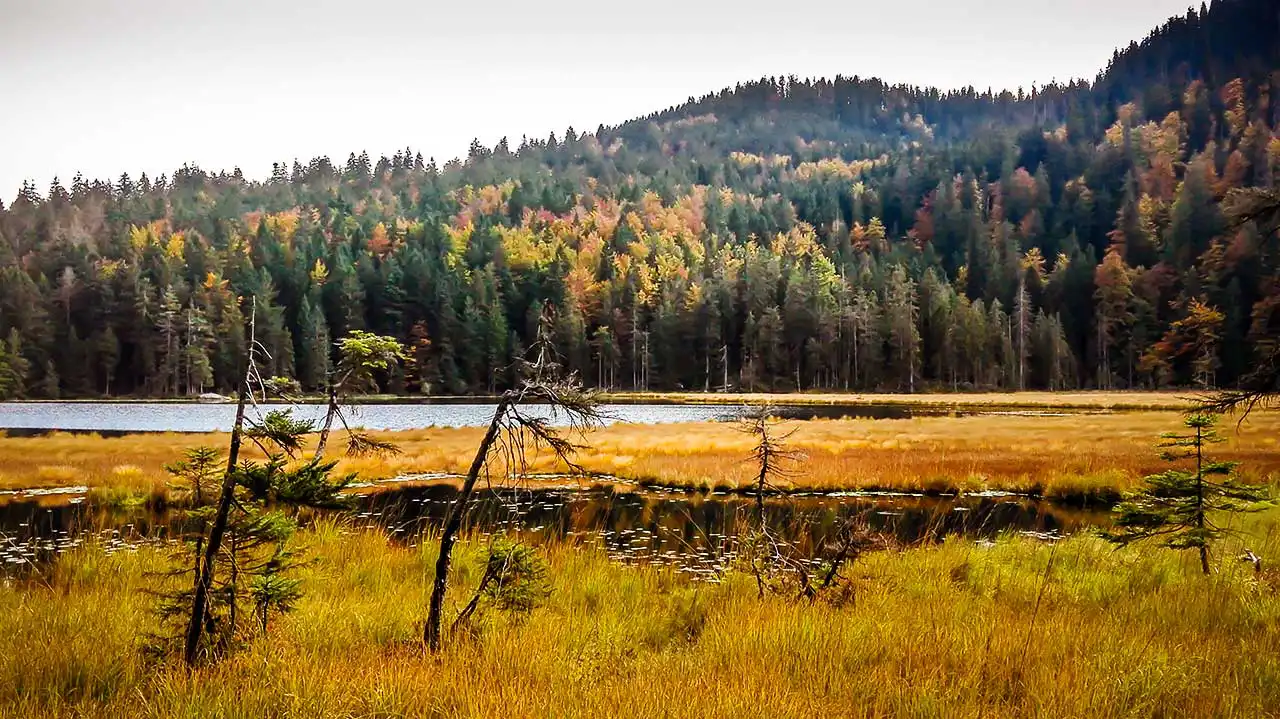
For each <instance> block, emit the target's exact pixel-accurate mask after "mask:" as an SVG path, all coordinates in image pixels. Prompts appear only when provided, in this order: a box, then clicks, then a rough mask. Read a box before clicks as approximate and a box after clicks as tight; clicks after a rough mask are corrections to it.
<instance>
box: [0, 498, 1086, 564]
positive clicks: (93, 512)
mask: <svg viewBox="0 0 1280 719" xmlns="http://www.w3.org/2000/svg"><path fill="white" fill-rule="evenodd" d="M455 496H456V489H454V488H453V487H452V486H445V485H431V486H407V487H400V488H396V489H393V490H386V491H381V492H377V493H375V494H371V495H362V496H358V497H356V498H354V506H353V508H352V509H351V510H350V511H347V512H345V513H344V514H343V515H342V517H343V520H344V521H346V522H348V523H349V524H351V525H352V527H353V528H376V529H378V530H380V531H385V532H387V533H389V534H390V535H391V536H393V537H395V538H396V539H397V540H398V541H402V542H405V543H407V544H416V543H417V542H418V541H419V540H420V539H421V537H422V536H423V533H424V532H426V531H428V530H430V529H433V528H437V527H439V526H440V525H441V524H442V523H443V519H444V516H445V513H446V511H447V509H448V506H449V504H450V503H451V502H452V501H453V499H454V497H455ZM51 499H54V498H51V497H49V496H45V497H30V498H23V499H17V500H13V501H10V502H8V503H6V504H2V505H0V573H2V574H8V575H14V574H19V573H23V572H26V571H30V570H31V569H32V568H34V567H38V566H40V565H41V564H44V563H46V562H48V561H50V560H54V559H56V557H57V556H58V555H59V554H61V553H63V552H65V551H67V550H69V549H71V548H72V547H75V546H78V545H79V544H82V543H84V542H86V541H88V542H95V543H97V544H99V545H101V546H103V547H104V548H105V549H106V551H108V552H115V551H136V550H137V548H138V547H140V546H143V545H146V544H164V543H168V542H170V541H172V539H173V538H174V537H175V536H177V535H178V534H179V533H180V532H181V531H182V530H183V526H182V522H183V520H182V518H181V517H182V515H181V514H180V513H178V512H174V511H169V510H154V509H147V508H144V507H135V508H131V509H121V508H108V507H99V506H93V504H92V503H91V502H88V501H76V498H72V502H70V503H69V502H65V501H52V502H51V501H50V500H51ZM754 511H755V500H754V498H751V497H744V496H740V495H727V494H701V493H684V492H654V491H643V492H615V491H613V490H608V489H588V490H572V489H551V490H486V491H482V492H480V493H479V494H478V495H477V496H476V498H475V500H474V506H473V509H472V510H471V512H470V514H469V516H468V517H467V526H468V528H469V529H470V530H471V531H472V532H474V533H478V534H482V535H484V534H493V533H507V534H512V535H516V536H519V537H521V538H523V539H526V540H530V541H534V542H550V541H569V542H574V543H579V544H595V545H598V546H600V547H602V548H603V549H604V550H605V551H607V552H608V553H609V555H610V556H611V557H613V558H614V559H616V560H618V561H621V562H628V563H632V562H641V563H651V564H669V565H673V566H676V567H678V568H680V569H681V570H682V571H686V572H692V573H708V574H709V573H714V572H716V571H719V570H720V569H723V568H724V567H725V566H727V565H728V563H730V562H731V561H732V559H733V555H734V552H735V551H736V538H737V537H738V536H739V534H740V532H741V531H742V530H743V529H744V528H746V527H747V526H748V523H749V522H751V521H753V517H754ZM765 518H766V521H767V523H768V524H769V526H770V527H771V529H772V530H773V533H774V534H775V536H777V537H779V538H781V540H782V541H783V543H784V544H785V546H787V547H789V551H790V552H791V553H792V554H793V555H794V556H795V557H796V558H813V557H816V556H818V555H819V554H820V553H821V550H822V549H823V545H824V544H825V543H827V542H828V540H831V539H833V538H834V537H835V534H836V532H837V531H838V530H839V528H840V527H841V526H842V524H843V523H844V522H845V521H847V520H849V519H851V518H861V519H862V520H865V522H866V523H867V524H868V525H869V526H870V527H871V528H872V529H873V530H876V531H878V532H881V533H883V534H885V535H887V536H891V537H893V538H894V539H895V540H896V541H897V542H898V543H900V544H904V545H906V544H913V543H919V542H932V541H939V540H942V539H944V538H946V537H948V536H952V535H960V536H966V537H975V538H987V537H994V536H995V535H997V534H999V533H1001V532H1022V533H1027V534H1031V535H1033V536H1037V537H1042V538H1046V539H1052V538H1056V537H1060V536H1065V535H1067V534H1071V533H1073V532H1076V531H1079V530H1082V529H1086V528H1089V527H1091V526H1094V525H1097V524H1101V523H1103V522H1104V521H1105V516H1104V514H1102V513H1098V512H1090V511H1084V510H1077V509H1071V508H1066V507H1061V506H1056V505H1052V504H1049V503H1046V502H1042V501H1037V500H1032V499H1027V498H1022V497H1012V496H973V495H971V496H967V497H925V496H916V495H883V494H881V495H873V494H852V493H846V494H843V495H831V494H827V495H794V496H786V497H770V498H769V499H768V500H767V501H766V503H765Z"/></svg>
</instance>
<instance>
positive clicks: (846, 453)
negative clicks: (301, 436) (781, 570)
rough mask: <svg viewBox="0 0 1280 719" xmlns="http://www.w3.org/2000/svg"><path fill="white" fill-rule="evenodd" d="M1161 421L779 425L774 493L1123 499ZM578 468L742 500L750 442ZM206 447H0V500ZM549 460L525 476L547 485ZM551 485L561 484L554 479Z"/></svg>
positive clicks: (449, 464)
mask: <svg viewBox="0 0 1280 719" xmlns="http://www.w3.org/2000/svg"><path fill="white" fill-rule="evenodd" d="M1180 421H1181V415H1180V414H1179V413H1177V412H1172V411H1148V412H1132V413H1117V414H1072V415H1064V416H1023V415H974V416H961V417H918V418H913V419H905V420H871V419H848V420H811V421H787V422H781V423H779V425H778V427H777V429H778V431H779V432H788V431H792V430H794V434H792V436H791V437H790V439H789V440H788V443H789V445H790V446H791V447H793V448H794V449H796V450H798V451H800V452H801V453H803V458H802V459H801V460H799V461H797V462H796V463H795V464H794V465H793V466H792V467H791V474H790V476H789V477H787V478H786V479H785V480H784V482H783V483H784V484H789V485H791V486H793V487H795V488H804V489H820V490H837V489H890V490H912V491H957V490H958V491H980V490H992V489H994V490H1005V491H1018V492H1033V493H1039V494H1043V495H1045V496H1050V497H1057V498H1080V497H1087V496H1092V495H1107V494H1110V493H1114V492H1117V491H1126V490H1129V489H1132V488H1133V487H1134V486H1136V484H1137V483H1138V482H1139V481H1140V480H1141V478H1142V477H1143V476H1144V475H1146V474H1148V473H1151V472H1154V471H1158V470H1160V469H1161V468H1162V464H1163V463H1162V462H1161V461H1160V459H1159V457H1158V456H1157V453H1156V451H1155V449H1154V442H1155V440H1156V437H1157V436H1158V435H1159V434H1160V433H1161V432H1166V431H1171V430H1176V429H1178V428H1179V427H1180ZM481 432H482V430H481V429H480V428H459V429H448V428H440V429H424V430H410V431H403V432H384V433H380V434H379V435H378V436H379V437H380V438H381V439H385V440H389V441H392V442H395V443H396V444H397V445H398V446H399V447H400V448H401V450H402V453H401V454H399V455H395V456H390V457H361V458H344V459H343V460H342V461H341V463H340V466H339V468H340V469H341V470H344V471H350V472H357V473H359V474H360V475H361V476H362V478H365V479H382V478H390V477H395V476H397V475H402V474H412V473H419V472H463V471H465V470H466V468H467V466H468V465H469V464H470V461H471V458H472V456H473V454H474V452H475V447H476V444H477V443H478V442H479V440H480V436H481ZM1222 433H1223V435H1224V436H1225V438H1226V440H1227V441H1226V442H1225V443H1224V444H1223V445H1221V446H1219V447H1216V448H1215V450H1214V452H1215V456H1217V457H1219V458H1221V459H1231V460H1236V461H1239V462H1241V463H1242V466H1241V471H1242V472H1243V473H1244V474H1245V475H1247V476H1249V477H1252V478H1254V479H1258V480H1262V481H1267V480H1272V481H1274V480H1275V479H1276V478H1278V477H1280V441H1278V439H1277V438H1278V437H1280V412H1256V413H1254V414H1253V415H1251V416H1250V418H1249V419H1248V421H1247V422H1245V423H1244V424H1243V425H1241V426H1240V427H1239V428H1237V427H1236V425H1235V424H1234V423H1232V422H1228V423H1226V424H1225V425H1224V426H1223V427H1222ZM581 439H582V442H583V443H584V444H585V445H587V448H586V449H585V450H583V451H582V453H581V454H580V456H579V457H578V460H579V461H580V462H581V464H582V465H583V466H584V467H586V468H587V469H589V470H591V471H593V472H601V473H607V474H612V475H616V476H618V477H621V478H623V479H624V480H630V481H639V482H645V483H657V484H664V485H674V486H684V487H694V488H712V487H720V488H732V487H744V486H746V485H748V484H749V483H750V481H751V477H752V472H753V469H752V467H751V465H750V463H749V461H748V460H747V457H748V456H749V452H750V448H751V444H752V438H751V437H750V436H749V435H746V434H744V433H742V432H741V431H739V428H738V427H737V426H736V425H735V424H732V423H690V424H679V425H613V426H610V427H606V428H603V429H600V430H597V431H594V432H592V433H590V434H589V435H588V436H586V437H584V438H581ZM225 440H226V436H225V435H219V434H206V435H183V434H139V435H128V436H124V437H117V438H102V437H99V436H96V435H67V434H52V435H48V436H42V437H25V438H15V437H0V489H13V488H25V487H50V486H62V485H67V484H82V485H87V486H89V487H103V488H106V487H110V488H114V489H123V490H126V491H132V492H136V493H140V494H147V493H153V492H162V491H163V490H164V487H165V485H166V483H167V481H168V476H167V475H166V473H165V472H164V469H163V466H164V464H165V463H166V462H172V461H173V460H175V459H176V458H178V457H179V456H180V454H181V452H182V450H183V449H184V448H186V447H189V446H192V445H196V444H210V445H213V446H219V445H222V444H223V443H225ZM553 460H554V458H553V457H552V456H550V455H548V454H543V455H542V456H538V457H533V458H531V463H530V470H531V471H533V472H556V471H561V470H563V469H564V468H563V467H561V466H558V465H557V464H556V463H555V462H554V461H553ZM558 481H559V482H560V483H563V480H558Z"/></svg>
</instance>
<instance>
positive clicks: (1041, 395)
mask: <svg viewBox="0 0 1280 719" xmlns="http://www.w3.org/2000/svg"><path fill="white" fill-rule="evenodd" d="M1202 394H1203V393H1202V392H1200V391H1197V390H1169V391H1160V392H1140V391H1134V392H1128V391H1112V392H1102V391H1079V392H955V393H947V392H934V393H928V392H926V393H921V394H896V393H887V392H790V393H779V394H775V393H768V392H731V393H725V394H721V393H710V392H608V393H604V394H602V395H601V398H602V400H603V401H606V402H650V403H658V404H664V403H670V404H761V403H765V402H769V403H773V404H784V405H785V404H791V405H855V406H856V405H864V406H865V405H890V406H905V407H918V406H927V407H931V408H958V409H959V408H969V409H977V408H983V409H1111V410H1150V409H1174V410H1186V409H1190V408H1191V407H1193V406H1194V404H1195V402H1196V400H1197V399H1198V398H1199V397H1200V396H1201V395H1202Z"/></svg>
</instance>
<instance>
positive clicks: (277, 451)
mask: <svg viewBox="0 0 1280 719" xmlns="http://www.w3.org/2000/svg"><path fill="white" fill-rule="evenodd" d="M253 306H254V310H255V311H254V312H253V313H252V314H251V315H250V320H249V345H248V348H249V349H248V352H247V353H246V355H245V357H244V358H243V361H244V363H245V368H244V373H243V375H242V379H241V382H240V387H239V391H238V399H237V402H236V417H235V422H234V424H233V425H232V430H231V440H230V445H229V447H228V452H227V463H226V469H225V471H224V472H223V475H222V481H221V487H220V489H219V492H218V499H217V505H216V509H214V511H213V514H212V518H211V520H207V521H205V522H204V523H203V527H202V529H201V532H200V536H198V537H197V538H196V540H195V542H196V547H197V550H196V552H197V557H196V564H195V567H194V574H195V579H194V582H193V584H192V585H191V590H190V598H191V602H190V608H191V611H190V615H188V617H187V622H186V630H185V632H184V637H183V640H184V643H183V658H184V660H185V661H186V663H187V664H189V665H191V664H195V663H196V662H197V661H198V660H199V658H200V656H201V654H202V650H208V652H213V651H216V650H217V646H216V645H217V644H218V642H214V645H215V646H210V642H209V641H208V639H210V638H212V637H214V635H215V632H217V630H218V627H219V626H222V627H224V628H225V629H224V631H223V632H221V633H222V635H223V637H224V639H225V638H230V637H231V636H232V635H233V634H234V633H235V631H236V625H237V621H236V618H237V610H236V607H237V598H238V597H239V596H240V595H241V594H246V593H247V594H248V595H250V597H251V599H252V601H253V605H254V614H255V616H256V618H257V621H258V623H259V624H260V625H261V628H262V631H264V632H265V631H266V625H267V618H268V615H269V613H270V612H271V611H272V610H273V609H274V610H277V611H287V610H288V609H289V608H291V605H292V603H293V601H294V600H295V599H296V598H297V596H298V593H299V590H298V582H297V581H296V580H294V579H292V578H290V577H288V576H286V571H287V570H288V569H290V568H291V567H292V566H293V564H294V563H293V562H292V561H291V553H290V552H289V551H288V550H286V549H285V546H284V544H285V540H286V539H287V537H288V535H289V534H290V533H291V531H292V529H293V528H294V525H295V524H296V523H295V521H294V519H293V518H291V517H289V516H287V515H285V514H284V513H281V512H279V511H267V510H268V509H271V508H275V507H284V508H292V509H295V510H297V509H300V508H304V507H310V508H316V509H325V508H330V509H331V508H340V507H343V506H345V504H346V502H345V500H344V498H343V497H342V496H341V495H342V492H343V490H344V489H345V488H346V487H347V486H348V485H349V484H350V482H351V481H352V480H353V479H354V478H355V476H354V475H345V476H338V477H335V476H333V473H334V468H335V466H336V464H337V461H336V460H330V461H327V462H326V461H325V460H324V459H323V445H324V443H325V441H326V440H327V439H328V437H329V432H330V430H331V428H332V424H333V419H334V417H335V416H336V417H339V418H341V421H342V424H343V428H344V429H345V431H346V433H347V436H348V453H351V454H360V453H367V452H370V451H390V450H392V449H394V448H393V447H391V446H390V445H386V444H385V443H380V442H377V441H375V440H372V439H370V438H368V437H366V436H365V435H363V434H362V433H360V432H359V431H358V430H354V429H352V428H351V427H349V426H348V425H347V421H346V419H345V417H343V415H342V413H341V409H340V408H338V409H336V410H335V408H334V406H333V405H332V404H331V405H330V409H329V413H328V415H327V420H326V426H325V429H324V431H323V433H322V434H321V437H320V442H319V443H318V447H319V449H318V450H317V451H316V453H315V455H314V456H313V457H311V458H310V459H306V458H305V457H304V456H303V455H304V454H305V437H306V436H307V435H309V434H311V433H312V432H314V431H315V423H314V422H312V421H310V420H300V419H296V418H294V417H293V415H292V413H291V409H285V410H272V411H269V412H266V413H265V414H264V413H263V412H262V411H261V410H262V408H261V407H259V405H258V398H259V397H261V400H262V401H263V402H265V401H266V400H267V399H268V396H269V395H283V392H282V385H283V384H284V383H282V382H281V381H280V380H279V379H278V378H264V377H263V376H262V375H261V374H260V373H259V370H258V365H259V359H261V358H267V359H269V358H270V355H269V354H268V353H267V351H266V349H265V348H264V347H263V346H262V345H261V344H260V343H259V342H258V341H257V336H256V301H255V302H254V305H253ZM338 351H339V356H340V364H339V367H340V368H341V371H342V374H341V380H340V382H339V386H343V387H346V388H348V389H353V388H363V387H365V386H367V385H369V384H370V383H373V381H374V380H373V376H374V372H376V371H384V370H387V369H388V368H389V367H390V366H391V364H392V363H393V362H395V361H397V360H398V359H400V358H401V357H402V353H401V351H400V345H399V343H398V342H396V341H395V340H394V339H392V338H388V337H379V336H377V335H370V334H367V333H358V336H354V337H351V338H347V339H344V340H343V341H342V342H340V343H338ZM339 396H341V393H339ZM285 398H286V399H287V396H286V397H285ZM250 405H252V406H253V407H254V409H255V411H254V416H253V417H250V416H249V413H248V409H249V406H250ZM245 442H250V443H252V444H253V445H256V446H257V448H258V449H259V450H260V451H261V452H262V454H263V455H265V456H266V461H265V462H256V461H250V460H245V459H243V458H242V456H241V455H242V452H241V450H242V448H243V447H244V444H245ZM190 456H195V455H190ZM199 456H200V457H201V458H203V459H202V461H204V460H207V459H208V458H207V457H205V456H204V455H203V454H201V455H199ZM295 460H297V462H295ZM174 468H175V470H176V471H177V472H179V473H182V474H187V475H189V474H192V473H193V472H195V471H196V470H197V469H200V468H199V467H194V466H193V465H191V464H190V460H189V461H188V463H186V464H179V465H175V467H174ZM200 471H204V470H202V469H201V470H200ZM195 479H196V483H195V494H196V496H197V507H199V504H201V503H202V502H201V501H200V500H201V499H202V495H203V493H204V492H203V490H202V489H201V488H200V482H201V481H203V480H204V477H202V476H200V477H195ZM200 511H203V510H202V509H201V510H200ZM206 530H207V535H206V534H205V531H206ZM201 552H203V556H201ZM220 559H221V560H223V561H224V562H225V564H226V565H227V568H228V569H227V571H226V572H224V574H225V575H226V576H222V577H219V576H218V565H219V563H220V562H219V560H220ZM249 580H252V587H251V588H248V589H246V587H245V586H244V585H245V584H246V581H249ZM183 595H184V596H185V592H184V593H183ZM220 605H225V606H223V609H224V610H225V612H224V613H225V615H226V616H225V621H219V617H218V615H219V606H220ZM223 643H225V642H223ZM208 652H206V653H208Z"/></svg>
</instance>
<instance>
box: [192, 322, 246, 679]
mask: <svg viewBox="0 0 1280 719" xmlns="http://www.w3.org/2000/svg"><path fill="white" fill-rule="evenodd" d="M257 309H258V302H257V298H256V297H255V298H254V299H253V304H252V308H251V310H250V315H249V351H248V354H247V356H246V357H245V358H244V364H245V368H244V373H243V375H242V379H241V381H240V387H239V390H238V391H237V399H236V419H235V423H234V424H233V425H232V426H231V443H230V446H229V447H228V449H227V468H226V471H225V472H223V474H222V487H221V489H220V491H219V494H218V508H217V510H216V511H215V513H214V516H213V524H212V525H211V526H210V527H209V536H208V539H207V540H206V541H205V542H204V558H203V559H202V560H201V561H200V562H199V563H198V564H197V565H196V568H195V573H196V578H195V586H194V589H193V591H192V599H191V616H190V618H189V619H188V621H187V632H186V641H185V644H184V648H183V653H182V658H183V660H185V661H186V663H187V664H188V665H192V664H195V663H196V660H197V659H199V654H200V635H201V633H202V632H203V630H204V629H205V624H206V619H207V617H208V608H209V592H210V590H211V589H212V588H213V572H214V568H215V566H216V564H217V561H218V552H219V551H220V550H221V549H222V537H223V535H224V534H225V533H226V531H227V520H228V518H229V517H230V516H231V504H232V502H233V501H234V499H235V490H236V466H237V463H238V462H239V461H240V445H241V443H242V442H243V441H244V416H245V415H244V411H245V405H246V404H248V402H249V400H250V399H251V398H252V393H253V390H254V387H255V385H261V383H262V377H261V376H260V375H259V374H258V369H257V364H256V362H255V361H254V360H255V358H256V357H257V355H258V353H259V352H265V351H266V350H265V348H263V347H262V346H261V345H259V344H258V340H257V332H256V328H257Z"/></svg>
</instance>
